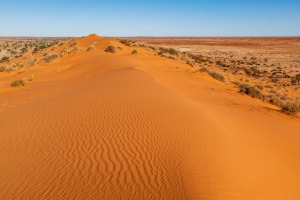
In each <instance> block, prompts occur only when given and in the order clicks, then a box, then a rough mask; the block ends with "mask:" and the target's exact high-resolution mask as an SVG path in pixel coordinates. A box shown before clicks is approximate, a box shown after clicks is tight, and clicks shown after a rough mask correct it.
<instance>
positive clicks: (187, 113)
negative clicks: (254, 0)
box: [0, 35, 300, 199]
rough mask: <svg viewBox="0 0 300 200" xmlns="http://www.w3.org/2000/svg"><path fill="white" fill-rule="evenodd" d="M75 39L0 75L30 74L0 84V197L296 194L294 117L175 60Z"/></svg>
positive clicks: (299, 154)
mask: <svg viewBox="0 0 300 200" xmlns="http://www.w3.org/2000/svg"><path fill="white" fill-rule="evenodd" d="M79 42H81V45H85V46H88V45H90V44H91V43H94V42H97V44H96V47H97V49H96V50H94V51H92V52H83V53H78V54H76V55H71V56H68V57H66V58H64V59H61V60H60V61H58V62H56V63H54V64H52V65H51V66H41V67H39V68H36V69H30V70H28V71H26V72H24V73H22V74H21V75H20V74H14V75H10V76H7V77H6V76H3V77H1V80H2V81H10V80H13V78H16V77H18V76H26V75H28V74H32V73H34V75H35V77H36V78H35V81H34V82H32V83H29V84H28V85H27V86H26V87H25V88H20V89H3V90H2V91H0V123H1V124H0V160H1V162H0V180H1V181H0V199H298V198H300V192H299V191H300V131H299V130H300V121H299V119H296V118H291V117H288V116H286V115H284V114H281V113H279V112H278V111H276V110H274V108H273V107H270V106H269V105H267V104H264V103H262V102H260V101H258V100H254V99H251V98H249V97H246V96H243V95H240V94H237V92H236V90H235V89H234V88H230V87H229V86H226V85H223V84H221V83H218V82H216V81H214V80H212V79H211V78H210V77H208V76H206V75H203V74H195V73H191V72H189V70H190V69H189V68H188V66H186V65H184V64H180V63H178V62H176V61H169V60H165V59H161V58H155V57H153V56H151V53H148V54H147V52H145V53H144V55H138V56H135V55H130V53H128V52H130V50H131V49H129V48H127V47H123V46H122V48H123V49H124V50H123V53H118V54H117V55H113V54H109V53H106V52H103V49H104V48H105V46H106V45H108V44H111V43H113V44H117V42H116V41H114V40H109V39H105V38H98V37H97V36H95V35H93V36H90V37H89V38H81V39H79ZM140 52H143V51H142V50H140ZM145 54H147V55H145Z"/></svg>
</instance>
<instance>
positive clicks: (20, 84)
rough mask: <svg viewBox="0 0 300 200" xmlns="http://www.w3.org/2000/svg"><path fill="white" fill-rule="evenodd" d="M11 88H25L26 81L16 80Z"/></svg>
mask: <svg viewBox="0 0 300 200" xmlns="http://www.w3.org/2000/svg"><path fill="white" fill-rule="evenodd" d="M10 86H11V87H21V86H25V81H24V80H22V79H19V80H16V81H14V82H12V83H11V85H10Z"/></svg>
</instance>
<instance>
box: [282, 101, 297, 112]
mask: <svg viewBox="0 0 300 200" xmlns="http://www.w3.org/2000/svg"><path fill="white" fill-rule="evenodd" d="M281 109H282V110H283V111H286V112H289V113H292V114H296V113H299V112H300V100H299V99H297V100H295V101H292V102H286V103H283V104H282V105H281Z"/></svg>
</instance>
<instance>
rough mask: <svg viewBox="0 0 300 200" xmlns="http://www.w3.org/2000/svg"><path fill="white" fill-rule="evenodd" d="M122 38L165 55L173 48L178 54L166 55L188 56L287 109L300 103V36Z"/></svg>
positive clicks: (183, 57)
mask: <svg viewBox="0 0 300 200" xmlns="http://www.w3.org/2000/svg"><path fill="white" fill-rule="evenodd" d="M121 39H122V40H128V41H133V42H134V43H133V44H132V45H133V46H143V47H148V48H149V47H150V48H152V49H157V51H158V52H159V54H160V55H161V56H164V54H165V53H167V54H168V53H169V55H170V52H168V51H164V49H167V50H168V49H171V50H173V52H175V53H172V52H171V54H173V55H176V56H175V57H174V56H172V55H171V56H166V57H169V58H170V59H179V60H186V61H187V63H188V64H189V65H191V66H192V67H195V68H196V69H197V68H198V69H199V67H200V68H201V69H200V71H205V70H210V71H213V72H216V73H218V74H219V75H220V76H223V77H224V78H223V77H222V80H221V81H223V82H226V83H227V84H230V83H233V84H234V85H237V86H239V87H241V86H242V87H243V86H244V87H245V86H247V87H248V88H249V87H251V88H254V89H255V90H257V92H258V93H259V94H258V95H250V96H253V97H256V98H259V99H262V100H264V101H267V102H269V103H272V104H274V105H276V106H278V107H281V108H283V109H284V110H292V109H290V108H287V107H289V106H286V105H287V104H298V105H299V104H300V103H299V101H300V99H299V98H300V37H239V38H238V37H237V38H234V37H223V38H218V37H216V38H213V37H211V38H197V37H194V38H193V37H191V38H187V37H183V38H180V37H177V38H172V37H170V38H166V37H136V38H121ZM178 55H179V56H178ZM203 69H204V70H203ZM246 89H247V88H246ZM295 102H296V103H295Z"/></svg>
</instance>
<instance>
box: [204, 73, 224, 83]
mask: <svg viewBox="0 0 300 200" xmlns="http://www.w3.org/2000/svg"><path fill="white" fill-rule="evenodd" d="M208 74H209V75H210V76H211V77H213V78H214V79H216V80H218V81H221V82H223V83H224V82H225V81H226V79H225V77H224V76H223V75H222V74H220V73H218V72H215V71H208Z"/></svg>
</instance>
